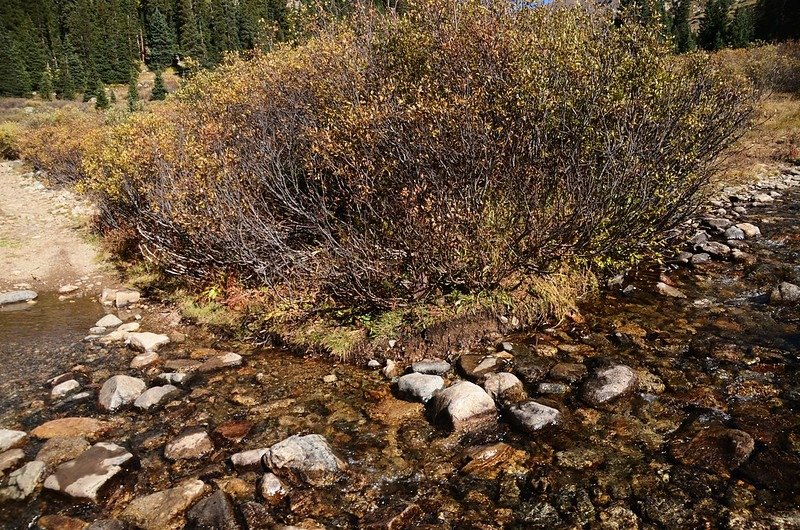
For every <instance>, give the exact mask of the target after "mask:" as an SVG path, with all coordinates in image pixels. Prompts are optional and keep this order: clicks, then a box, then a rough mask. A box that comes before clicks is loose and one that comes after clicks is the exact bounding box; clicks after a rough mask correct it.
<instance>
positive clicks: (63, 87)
mask: <svg viewBox="0 0 800 530" xmlns="http://www.w3.org/2000/svg"><path fill="white" fill-rule="evenodd" d="M58 63H59V68H58V72H57V74H56V82H55V89H56V95H58V97H59V98H60V99H75V79H73V77H72V70H71V69H70V65H69V60H68V59H67V56H66V55H65V54H64V53H62V54H61V58H60V59H59V61H58Z"/></svg>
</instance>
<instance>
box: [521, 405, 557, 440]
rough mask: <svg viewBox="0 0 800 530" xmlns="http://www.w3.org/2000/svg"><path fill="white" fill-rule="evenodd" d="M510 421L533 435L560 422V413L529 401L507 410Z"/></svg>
mask: <svg viewBox="0 0 800 530" xmlns="http://www.w3.org/2000/svg"><path fill="white" fill-rule="evenodd" d="M508 413H509V414H510V415H511V419H512V420H513V421H514V423H516V424H517V425H519V426H520V427H521V428H522V429H523V430H525V431H527V432H528V433H531V434H532V433H535V432H536V431H539V430H541V429H543V428H545V427H547V426H549V425H557V424H558V423H560V422H561V412H559V411H558V409H554V408H553V407H548V406H547V405H542V404H541V403H537V402H535V401H532V400H529V401H524V402H522V403H518V404H515V405H512V406H511V407H509V408H508Z"/></svg>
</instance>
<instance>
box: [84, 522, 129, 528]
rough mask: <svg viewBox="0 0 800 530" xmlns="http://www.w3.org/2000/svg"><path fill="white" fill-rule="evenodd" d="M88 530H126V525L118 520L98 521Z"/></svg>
mask: <svg viewBox="0 0 800 530" xmlns="http://www.w3.org/2000/svg"><path fill="white" fill-rule="evenodd" d="M86 530H126V528H125V523H123V522H122V521H120V520H118V519H98V520H97V521H95V522H93V523H92V524H90V525H89V526H87V527H86Z"/></svg>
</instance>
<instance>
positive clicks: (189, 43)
mask: <svg viewBox="0 0 800 530" xmlns="http://www.w3.org/2000/svg"><path fill="white" fill-rule="evenodd" d="M179 7H180V9H179V15H180V51H181V53H182V54H183V55H184V56H185V57H190V58H192V59H194V60H195V61H198V62H199V63H204V62H205V60H206V49H205V45H204V43H203V36H202V35H201V34H200V27H199V25H198V21H197V16H196V15H195V12H194V8H193V6H192V0H180V6H179Z"/></svg>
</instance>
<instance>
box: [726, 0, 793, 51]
mask: <svg viewBox="0 0 800 530" xmlns="http://www.w3.org/2000/svg"><path fill="white" fill-rule="evenodd" d="M798 23H800V21H798ZM754 32H755V18H754V16H753V10H752V9H751V8H750V7H747V6H742V7H739V8H738V9H737V10H736V12H735V13H734V15H733V20H732V21H731V24H730V29H729V32H728V44H729V45H730V46H731V47H732V48H744V47H745V46H747V45H748V44H750V41H752V40H753V33H754Z"/></svg>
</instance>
